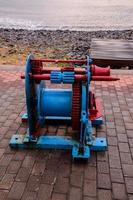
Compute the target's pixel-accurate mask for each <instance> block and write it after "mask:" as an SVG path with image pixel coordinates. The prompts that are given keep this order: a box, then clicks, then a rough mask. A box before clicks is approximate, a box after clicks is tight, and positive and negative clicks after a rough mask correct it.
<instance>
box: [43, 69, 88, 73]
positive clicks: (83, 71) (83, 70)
mask: <svg viewBox="0 0 133 200" xmlns="http://www.w3.org/2000/svg"><path fill="white" fill-rule="evenodd" d="M68 69H69V68H68ZM52 71H59V72H60V71H61V72H64V71H65V70H63V68H62V69H59V68H54V69H43V70H42V74H50V73H51V72H52ZM68 71H69V70H68ZM74 72H75V73H76V74H85V73H86V70H85V69H80V68H75V69H74Z"/></svg>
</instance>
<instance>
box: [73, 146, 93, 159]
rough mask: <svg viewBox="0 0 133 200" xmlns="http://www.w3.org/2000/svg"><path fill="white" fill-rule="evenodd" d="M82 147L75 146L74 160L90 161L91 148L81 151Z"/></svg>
mask: <svg viewBox="0 0 133 200" xmlns="http://www.w3.org/2000/svg"><path fill="white" fill-rule="evenodd" d="M80 148H81V147H80V145H79V144H77V145H74V146H73V148H72V158H73V159H88V158H90V148H89V147H88V146H85V145H84V146H83V147H82V149H81V150H80Z"/></svg>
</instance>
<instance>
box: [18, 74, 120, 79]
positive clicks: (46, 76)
mask: <svg viewBox="0 0 133 200" xmlns="http://www.w3.org/2000/svg"><path fill="white" fill-rule="evenodd" d="M29 75H30V77H32V78H34V79H35V80H50V74H31V73H30V74H29ZM74 77H75V80H76V81H86V80H87V76H86V75H79V74H75V76H74ZM21 79H25V75H24V74H21ZM91 80H92V81H118V80H120V79H119V78H116V77H111V76H92V77H91Z"/></svg>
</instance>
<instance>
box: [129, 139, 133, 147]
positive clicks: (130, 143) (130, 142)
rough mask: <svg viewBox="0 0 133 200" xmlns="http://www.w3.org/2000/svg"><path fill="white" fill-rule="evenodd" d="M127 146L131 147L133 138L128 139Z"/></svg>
mask: <svg viewBox="0 0 133 200" xmlns="http://www.w3.org/2000/svg"><path fill="white" fill-rule="evenodd" d="M129 146H130V148H131V147H133V138H130V139H129Z"/></svg>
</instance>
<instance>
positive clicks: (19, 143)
mask: <svg viewBox="0 0 133 200" xmlns="http://www.w3.org/2000/svg"><path fill="white" fill-rule="evenodd" d="M9 145H10V146H11V147H12V148H19V149H65V150H66V149H69V150H72V158H73V159H88V158H90V152H91V151H105V150H107V141H106V139H105V138H96V139H94V140H93V142H91V143H90V142H88V143H87V144H86V145H82V146H81V144H79V143H78V142H77V141H75V140H73V139H72V138H71V137H67V136H40V137H39V139H38V140H30V138H29V135H28V134H26V135H18V134H16V135H13V136H12V138H11V140H10V143H9Z"/></svg>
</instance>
